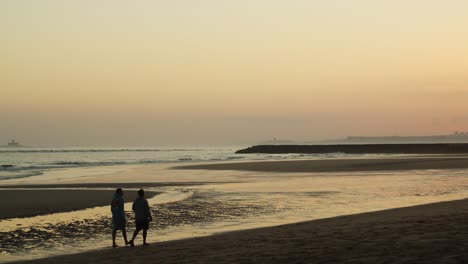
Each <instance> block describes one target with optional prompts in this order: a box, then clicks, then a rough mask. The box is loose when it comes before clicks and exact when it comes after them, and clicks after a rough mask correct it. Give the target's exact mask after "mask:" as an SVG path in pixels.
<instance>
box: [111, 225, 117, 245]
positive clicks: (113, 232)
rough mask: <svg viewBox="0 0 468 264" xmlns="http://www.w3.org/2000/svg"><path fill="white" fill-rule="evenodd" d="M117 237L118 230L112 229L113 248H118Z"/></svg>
mask: <svg viewBox="0 0 468 264" xmlns="http://www.w3.org/2000/svg"><path fill="white" fill-rule="evenodd" d="M116 235H117V229H115V228H114V229H112V247H117V244H116V243H115V237H116Z"/></svg>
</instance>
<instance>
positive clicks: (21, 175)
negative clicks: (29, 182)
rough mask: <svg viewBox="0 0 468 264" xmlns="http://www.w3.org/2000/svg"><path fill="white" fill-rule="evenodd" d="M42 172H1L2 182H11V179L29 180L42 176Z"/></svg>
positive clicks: (0, 179) (0, 178)
mask: <svg viewBox="0 0 468 264" xmlns="http://www.w3.org/2000/svg"><path fill="white" fill-rule="evenodd" d="M42 174H43V172H41V171H27V172H17V171H0V181H3V180H10V179H21V178H28V177H32V176H39V175H42Z"/></svg>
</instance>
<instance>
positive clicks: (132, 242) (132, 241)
mask: <svg viewBox="0 0 468 264" xmlns="http://www.w3.org/2000/svg"><path fill="white" fill-rule="evenodd" d="M140 230H141V228H138V227H137V228H136V229H135V232H133V237H132V240H130V242H129V243H130V246H132V247H133V246H135V242H134V240H135V238H136V236H137V235H138V233H139V232H140Z"/></svg>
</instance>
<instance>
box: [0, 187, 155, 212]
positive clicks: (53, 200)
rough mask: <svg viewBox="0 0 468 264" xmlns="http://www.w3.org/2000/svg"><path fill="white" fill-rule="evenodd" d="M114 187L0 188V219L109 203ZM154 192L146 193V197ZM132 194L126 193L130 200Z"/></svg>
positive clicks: (133, 195)
mask: <svg viewBox="0 0 468 264" xmlns="http://www.w3.org/2000/svg"><path fill="white" fill-rule="evenodd" d="M113 193H114V190H0V219H6V218H14V217H29V216H36V215H43V214H50V213H58V212H70V211H76V210H80V209H86V208H92V207H96V206H104V205H109V204H110V201H111V200H112V197H113ZM156 194H157V193H156V192H147V195H148V197H152V196H154V195H156ZM135 197H136V192H135V193H130V192H127V193H126V198H127V199H134V198H135Z"/></svg>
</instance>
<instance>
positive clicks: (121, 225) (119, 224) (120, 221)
mask: <svg viewBox="0 0 468 264" xmlns="http://www.w3.org/2000/svg"><path fill="white" fill-rule="evenodd" d="M111 212H112V225H113V228H112V247H117V244H116V243H115V237H116V235H117V230H122V235H123V238H124V240H125V245H128V244H129V242H128V240H127V230H126V229H125V226H126V224H127V220H126V219H125V210H124V199H123V190H122V188H118V189H117V190H115V194H114V199H112V202H111Z"/></svg>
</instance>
